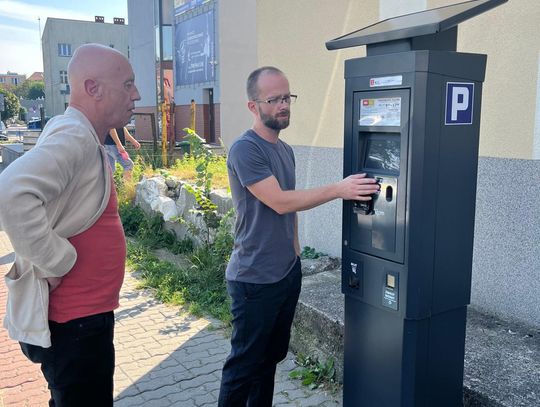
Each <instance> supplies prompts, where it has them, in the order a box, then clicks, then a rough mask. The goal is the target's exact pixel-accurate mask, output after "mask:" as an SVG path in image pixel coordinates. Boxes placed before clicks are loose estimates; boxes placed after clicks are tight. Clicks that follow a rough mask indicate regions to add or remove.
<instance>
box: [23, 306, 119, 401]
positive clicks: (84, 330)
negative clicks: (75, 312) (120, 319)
mask: <svg viewBox="0 0 540 407" xmlns="http://www.w3.org/2000/svg"><path fill="white" fill-rule="evenodd" d="M49 328H50V331H51V342H52V346H51V347H50V348H42V347H41V346H35V345H30V344H27V343H22V342H21V343H20V345H21V349H22V351H23V353H24V354H25V355H26V357H27V358H28V359H30V361H32V362H34V363H40V364H41V371H42V372H43V375H44V376H45V379H46V380H47V383H48V385H49V390H50V392H51V399H50V401H49V407H86V406H88V407H90V406H92V407H94V406H99V407H108V406H110V407H112V405H113V375H114V345H113V336H114V314H113V312H112V311H110V312H106V313H102V314H96V315H91V316H88V317H83V318H77V319H74V320H71V321H68V322H65V323H57V322H53V321H49Z"/></svg>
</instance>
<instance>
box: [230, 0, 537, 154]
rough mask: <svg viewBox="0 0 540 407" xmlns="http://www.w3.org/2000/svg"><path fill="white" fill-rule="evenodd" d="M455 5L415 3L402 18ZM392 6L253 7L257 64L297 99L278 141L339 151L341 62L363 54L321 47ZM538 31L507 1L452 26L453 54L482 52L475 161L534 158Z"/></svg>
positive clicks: (322, 0) (525, 3) (435, 0)
mask: <svg viewBox="0 0 540 407" xmlns="http://www.w3.org/2000/svg"><path fill="white" fill-rule="evenodd" d="M458 2H459V1H452V0H427V2H426V1H425V0H415V1H414V4H412V3H411V5H410V7H409V8H408V9H407V10H405V12H412V11H415V10H417V9H421V8H423V7H424V6H425V7H427V8H434V7H440V6H445V5H448V4H455V3H458ZM394 3H395V0H380V1H379V0H365V1H364V0H363V1H357V0H340V1H329V0H295V1H291V2H280V1H279V2H278V1H273V0H272V1H269V0H259V1H258V2H257V27H256V28H257V54H258V57H257V59H258V65H259V66H260V65H267V64H270V65H275V66H277V67H279V68H281V69H282V70H284V71H285V73H286V74H287V76H288V77H289V81H290V83H291V91H292V92H293V93H294V92H296V93H298V95H299V98H298V101H297V104H296V105H295V106H293V108H292V120H291V126H290V127H289V129H287V130H286V131H284V132H283V138H284V139H285V140H287V141H288V142H289V143H291V144H293V145H304V146H316V147H342V144H343V98H344V80H343V63H344V60H345V59H349V58H354V57H360V56H364V55H365V48H364V47H357V48H351V49H348V50H341V51H327V50H326V48H325V46H324V44H325V42H326V41H327V40H330V39H333V38H335V37H338V36H340V35H342V34H346V33H348V32H351V31H353V30H355V29H358V28H361V27H364V26H366V25H368V24H372V23H374V22H376V21H379V19H380V18H387V17H388V16H389V14H391V11H392V9H393V7H392V5H393V4H394ZM539 31H540V7H539V6H538V0H513V1H509V2H508V3H506V4H503V5H501V6H499V7H497V8H495V9H493V10H490V11H488V12H486V13H485V14H483V15H480V16H477V17H474V18H472V19H471V20H469V21H467V22H465V23H462V24H461V25H460V29H459V39H458V51H460V52H474V53H484V54H488V66H487V72H486V81H485V84H484V92H483V106H482V124H481V137H480V155H483V156H492V157H504V158H525V159H531V158H534V157H533V146H534V143H535V141H534V132H535V112H536V111H537V104H540V101H538V99H539V98H540V96H539V95H538V90H537V89H538V86H537V80H538V79H537V78H538V77H539V72H538V65H539V52H540V41H539V40H538V38H539V35H540V32H539ZM222 55H223V56H224V55H226V54H225V53H224V52H223V53H222ZM244 80H245V78H244ZM222 84H223V85H225V82H222ZM224 104H225V103H224ZM538 132H540V130H537V133H538ZM537 137H540V135H538V136H537ZM537 143H538V141H537ZM536 158H540V157H536Z"/></svg>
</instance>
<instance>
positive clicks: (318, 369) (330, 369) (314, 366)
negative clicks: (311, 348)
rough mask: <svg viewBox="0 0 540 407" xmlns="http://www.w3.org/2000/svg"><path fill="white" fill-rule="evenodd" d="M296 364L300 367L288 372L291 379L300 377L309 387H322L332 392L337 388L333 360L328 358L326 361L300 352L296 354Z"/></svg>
mask: <svg viewBox="0 0 540 407" xmlns="http://www.w3.org/2000/svg"><path fill="white" fill-rule="evenodd" d="M295 362H296V364H297V365H299V366H301V368H299V369H296V370H293V371H292V372H290V373H289V377H290V378H291V379H300V380H302V384H303V385H304V386H307V387H309V388H310V389H317V388H322V389H325V390H330V391H332V392H334V391H335V390H336V389H337V384H336V381H335V376H336V369H335V368H334V360H333V359H328V360H327V361H326V362H319V360H318V359H317V358H315V357H312V356H305V355H302V354H300V353H299V354H298V355H296V360H295Z"/></svg>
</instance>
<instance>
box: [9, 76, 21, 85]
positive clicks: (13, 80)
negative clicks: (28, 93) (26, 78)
mask: <svg viewBox="0 0 540 407" xmlns="http://www.w3.org/2000/svg"><path fill="white" fill-rule="evenodd" d="M11 83H12V84H13V85H17V84H18V83H19V78H11Z"/></svg>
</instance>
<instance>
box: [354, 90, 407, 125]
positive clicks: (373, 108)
mask: <svg viewBox="0 0 540 407" xmlns="http://www.w3.org/2000/svg"><path fill="white" fill-rule="evenodd" d="M358 125H359V126H401V98H400V97H395V98H377V99H361V100H360V120H359V121H358Z"/></svg>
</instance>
